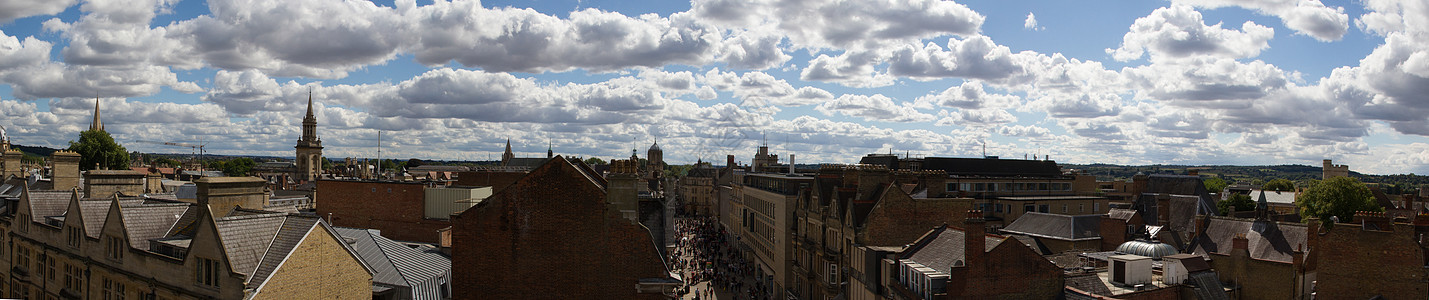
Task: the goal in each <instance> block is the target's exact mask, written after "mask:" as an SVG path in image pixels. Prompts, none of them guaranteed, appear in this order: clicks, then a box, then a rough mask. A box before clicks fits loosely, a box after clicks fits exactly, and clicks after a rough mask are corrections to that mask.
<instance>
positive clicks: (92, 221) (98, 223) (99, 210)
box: [79, 199, 110, 238]
mask: <svg viewBox="0 0 1429 300" xmlns="http://www.w3.org/2000/svg"><path fill="white" fill-rule="evenodd" d="M109 204H110V202H109V201H108V200H104V199H93V200H80V201H79V211H80V212H81V213H82V214H83V215H82V216H81V218H83V219H84V235H86V236H89V237H91V238H99V232H100V231H102V230H103V229H104V219H106V218H109Z"/></svg>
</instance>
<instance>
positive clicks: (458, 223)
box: [452, 160, 667, 299]
mask: <svg viewBox="0 0 1429 300" xmlns="http://www.w3.org/2000/svg"><path fill="white" fill-rule="evenodd" d="M453 223H454V224H453V228H452V272H453V274H452V280H453V282H452V287H453V289H452V290H453V296H455V299H532V298H542V299H555V298H570V297H575V298H589V299H663V298H664V297H663V296H662V295H660V294H637V293H636V290H635V286H636V283H637V282H638V280H639V279H641V278H663V277H665V276H666V274H667V273H666V269H665V265H664V263H663V261H662V259H661V258H660V257H659V254H658V252H657V250H656V248H655V247H656V246H655V245H654V244H653V243H652V241H651V238H650V233H649V231H646V230H645V229H644V228H642V227H640V225H638V224H635V223H633V222H631V221H630V220H627V219H625V218H622V217H620V216H619V215H617V214H616V213H614V212H612V211H609V210H607V206H606V204H605V192H604V191H603V190H601V189H600V187H599V186H596V185H594V184H591V182H590V181H589V180H587V179H585V178H584V176H583V175H582V173H580V171H578V170H577V169H576V168H575V167H574V166H572V165H570V164H569V163H564V162H563V161H561V160H552V161H551V162H548V163H547V164H546V165H543V166H542V167H539V168H537V169H536V170H533V171H532V172H531V174H530V175H529V176H526V177H524V178H522V179H520V180H517V181H516V182H515V183H514V184H512V185H511V186H510V187H508V188H506V189H505V190H504V191H502V192H500V193H496V194H494V195H492V197H491V198H488V199H487V200H486V201H485V202H482V203H481V204H480V205H478V206H476V207H473V208H471V209H469V210H467V211H465V212H462V213H461V214H459V215H457V216H455V217H454V218H453Z"/></svg>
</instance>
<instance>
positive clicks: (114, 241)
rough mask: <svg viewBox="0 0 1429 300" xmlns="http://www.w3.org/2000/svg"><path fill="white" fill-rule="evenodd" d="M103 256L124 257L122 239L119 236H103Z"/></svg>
mask: <svg viewBox="0 0 1429 300" xmlns="http://www.w3.org/2000/svg"><path fill="white" fill-rule="evenodd" d="M104 240H105V241H104V256H105V257H108V258H109V259H112V260H121V259H124V240H121V239H119V237H116V236H112V235H106V236H104Z"/></svg>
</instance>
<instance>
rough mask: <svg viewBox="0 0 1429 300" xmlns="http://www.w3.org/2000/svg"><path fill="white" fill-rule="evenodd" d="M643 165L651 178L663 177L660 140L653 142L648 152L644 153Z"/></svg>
mask: <svg viewBox="0 0 1429 300" xmlns="http://www.w3.org/2000/svg"><path fill="white" fill-rule="evenodd" d="M645 163H646V164H647V166H646V168H647V170H650V177H651V178H660V177H662V176H664V175H665V174H664V173H665V151H663V150H660V140H655V143H654V144H651V145H650V150H646V151H645Z"/></svg>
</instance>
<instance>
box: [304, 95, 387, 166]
mask: <svg viewBox="0 0 1429 300" xmlns="http://www.w3.org/2000/svg"><path fill="white" fill-rule="evenodd" d="M309 93H311V92H309ZM376 176H377V177H381V176H382V131H381V130H378V131H377V174H376Z"/></svg>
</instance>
